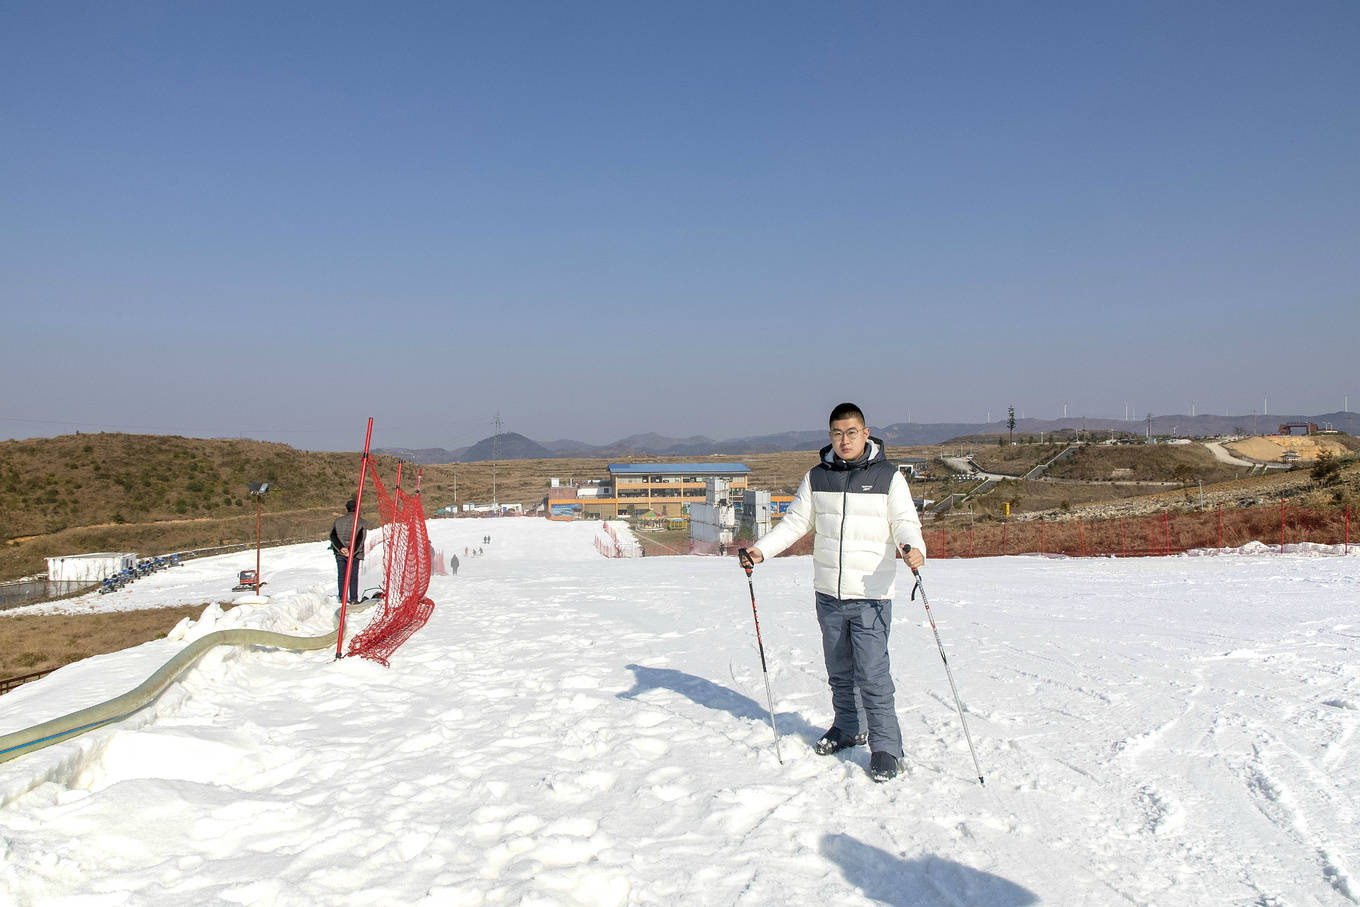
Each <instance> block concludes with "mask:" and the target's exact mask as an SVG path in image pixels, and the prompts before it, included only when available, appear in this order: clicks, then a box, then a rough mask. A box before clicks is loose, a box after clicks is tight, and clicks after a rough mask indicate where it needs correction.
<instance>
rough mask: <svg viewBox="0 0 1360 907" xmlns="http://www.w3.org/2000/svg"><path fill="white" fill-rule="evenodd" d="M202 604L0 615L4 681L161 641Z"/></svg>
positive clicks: (0, 675) (0, 670)
mask: <svg viewBox="0 0 1360 907" xmlns="http://www.w3.org/2000/svg"><path fill="white" fill-rule="evenodd" d="M205 607H206V603H204V604H202V605H185V606H183V607H178V608H157V609H155V610H150V611H114V612H110V613H105V614H16V615H0V679H4V678H8V677H18V676H21V675H23V674H30V673H33V672H35V671H48V670H52V669H54V668H59V667H61V666H62V665H66V664H70V663H71V662H73V661H80V660H81V659H83V658H89V657H90V656H91V655H99V654H102V653H104V652H117V651H120V650H122V649H126V648H129V647H131V646H137V645H141V644H142V643H144V642H146V641H148V640H151V639H159V638H160V637H162V636H164V635H165V634H166V633H169V632H170V630H171V629H172V628H173V627H174V626H175V624H177V623H179V622H180V621H181V620H182V619H184V618H185V617H195V618H196V617H198V616H199V615H200V614H202V613H203V609H204V608H205Z"/></svg>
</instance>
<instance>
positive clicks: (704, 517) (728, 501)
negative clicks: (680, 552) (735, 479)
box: [689, 478, 741, 554]
mask: <svg viewBox="0 0 1360 907" xmlns="http://www.w3.org/2000/svg"><path fill="white" fill-rule="evenodd" d="M740 493H741V492H740V491H738V492H735V494H740ZM733 495H734V492H733V491H732V487H731V482H729V481H728V480H727V479H725V478H711V479H708V480H707V481H706V483H705V494H704V503H702V504H698V503H695V504H690V505H689V550H690V553H691V554H725V553H726V552H727V546H728V545H730V544H732V537H733V535H734V534H735V532H736V528H737V508H736V506H735V505H734V504H733V503H732V497H733Z"/></svg>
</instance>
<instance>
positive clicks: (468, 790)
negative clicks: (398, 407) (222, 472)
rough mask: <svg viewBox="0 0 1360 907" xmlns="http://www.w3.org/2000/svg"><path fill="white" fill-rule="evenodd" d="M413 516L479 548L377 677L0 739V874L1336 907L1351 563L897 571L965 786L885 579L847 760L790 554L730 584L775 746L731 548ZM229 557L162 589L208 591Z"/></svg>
mask: <svg viewBox="0 0 1360 907" xmlns="http://www.w3.org/2000/svg"><path fill="white" fill-rule="evenodd" d="M430 528H431V534H432V536H433V537H434V541H435V544H436V547H440V548H442V549H443V550H444V551H446V552H453V551H455V550H459V549H461V548H462V547H463V546H465V545H467V546H476V545H480V544H482V543H481V541H480V539H481V536H482V535H483V534H485V533H491V534H492V536H493V541H492V543H491V544H489V545H483V547H484V549H485V556H484V557H481V558H470V559H466V560H464V561H463V566H462V569H461V570H460V572H459V575H458V576H456V577H436V579H435V581H434V583H433V584H432V586H431V595H432V597H433V598H434V599H435V601H436V602H438V606H437V608H436V610H435V614H434V617H433V618H432V619H431V622H430V624H429V625H427V626H426V627H425V629H423V630H422V631H421V632H420V633H419V634H417V635H416V636H415V637H413V638H412V639H411V641H410V642H408V643H407V644H406V646H405V647H404V648H402V649H401V650H400V651H399V652H398V653H397V655H396V656H395V658H394V659H393V667H392V668H390V669H384V668H382V667H380V666H377V665H374V664H371V663H369V662H366V661H363V660H360V659H346V660H343V661H340V662H335V661H334V660H333V659H332V658H331V656H330V655H329V654H328V653H293V652H282V651H276V650H270V649H242V650H238V651H232V652H224V653H222V654H221V655H220V656H208V657H205V658H204V660H203V661H202V662H200V663H199V665H198V666H197V667H196V668H195V669H194V670H193V671H191V672H190V673H189V674H188V675H187V676H186V677H185V679H184V681H183V682H182V683H181V684H179V685H177V686H176V687H175V688H174V689H172V690H171V691H170V692H167V693H166V694H165V695H164V696H163V697H162V698H161V700H159V701H158V702H157V703H156V704H155V705H154V706H152V707H150V708H148V709H146V710H144V711H143V712H141V713H139V714H138V715H137V716H135V718H134V719H133V720H130V721H128V722H124V723H123V724H121V725H119V726H117V727H109V728H105V729H101V730H99V731H96V732H93V733H92V734H90V735H89V736H87V737H85V738H82V739H80V740H76V741H70V742H66V743H62V744H60V745H57V746H54V747H51V748H49V749H47V750H43V751H40V752H39V753H35V754H33V755H32V756H29V757H24V758H22V759H19V760H16V761H14V762H10V763H6V764H3V765H0V800H3V801H4V802H5V805H4V806H3V807H0V854H2V855H3V861H2V863H0V891H4V892H7V895H6V896H7V897H9V898H11V899H12V900H13V902H15V903H19V904H28V903H47V902H53V901H58V900H61V899H63V898H72V899H76V898H83V899H86V902H88V903H100V904H121V903H145V902H172V903H187V902H194V903H200V902H207V903H243V902H244V903H273V904H315V903H340V904H344V903H355V904H358V903H414V904H431V905H434V904H439V905H444V904H488V903H492V904H495V903H500V904H618V905H623V904H658V903H660V904H668V903H713V904H733V903H744V904H772V903H801V902H827V903H837V904H868V903H891V904H917V903H921V904H935V903H939V904H989V905H995V904H999V905H1018V904H1029V903H1045V904H1062V905H1067V904H1105V903H1116V902H1124V901H1127V902H1132V903H1156V904H1187V905H1190V904H1194V905H1200V904H1206V903H1260V904H1267V903H1316V904H1343V903H1350V902H1353V901H1354V900H1356V897H1357V880H1356V875H1355V873H1356V867H1355V862H1356V852H1355V845H1354V830H1353V829H1354V826H1355V823H1356V820H1357V817H1358V816H1360V764H1358V761H1357V759H1356V752H1355V740H1356V739H1357V735H1356V731H1357V729H1360V711H1357V709H1356V704H1357V703H1360V658H1357V657H1356V655H1357V652H1356V649H1357V640H1360V622H1357V619H1356V617H1355V613H1354V602H1355V601H1356V600H1357V598H1358V597H1360V596H1358V595H1357V593H1360V577H1358V576H1357V573H1356V569H1355V564H1356V562H1355V561H1354V560H1352V559H1350V558H1322V557H1317V556H1314V555H1313V554H1311V553H1309V552H1305V551H1299V552H1297V553H1293V554H1288V553H1287V554H1285V555H1283V556H1281V555H1279V554H1274V555H1272V556H1269V557H1252V556H1247V555H1248V553H1245V552H1243V553H1239V556H1235V557H1193V558H1157V559H1138V560H1110V559H1089V560H1083V559H1062V560H1051V559H1045V558H1018V557H1012V558H993V559H986V560H957V561H941V562H936V563H931V564H929V565H928V566H927V567H926V568H925V569H926V572H927V574H928V576H929V584H930V592H931V606H932V609H933V610H934V611H935V612H936V619H937V622H938V623H939V625H940V632H941V634H942V636H943V638H944V644H945V646H946V649H947V650H948V652H949V656H950V664H951V666H952V667H953V668H954V672H955V676H956V679H957V680H958V684H959V690H960V693H961V694H962V696H963V699H964V702H965V706H966V708H967V714H968V720H969V725H970V728H971V730H972V733H973V737H974V740H975V742H976V744H977V747H978V756H979V759H980V760H981V762H982V768H983V771H984V772H985V774H986V776H987V786H986V787H985V788H983V787H979V785H978V784H977V783H976V780H975V779H974V778H973V771H972V763H971V761H970V759H969V756H968V751H967V747H966V744H965V743H964V741H963V737H962V733H961V730H960V728H959V726H958V716H957V715H956V714H955V712H954V708H953V701H952V697H951V695H950V692H949V688H948V683H947V680H946V678H945V675H944V671H943V669H942V667H941V665H940V661H939V656H938V653H937V652H936V650H935V643H934V639H933V637H932V636H931V634H930V630H929V625H928V624H927V622H926V620H925V614H924V612H923V611H922V610H921V609H920V606H919V604H918V603H913V602H910V601H909V600H908V599H907V598H906V597H905V595H904V596H902V597H901V598H900V599H899V600H898V601H897V602H896V603H895V607H896V611H897V624H896V629H895V632H894V634H893V641H892V648H893V652H892V655H893V659H894V676H895V678H896V680H897V685H898V691H899V692H898V697H899V701H898V712H899V715H900V717H901V719H902V724H903V731H904V738H905V740H906V743H907V758H908V761H909V764H910V771H909V774H908V775H907V776H906V777H904V778H901V779H899V780H898V781H896V782H893V783H891V784H887V785H876V784H874V783H872V782H871V781H870V780H869V779H868V777H867V775H866V772H865V768H866V765H867V762H868V753H867V752H866V751H864V750H858V751H853V752H846V753H842V754H839V755H837V756H832V757H819V756H816V755H815V754H814V753H813V752H812V750H811V744H812V742H813V741H814V740H815V739H816V736H817V735H818V734H819V733H820V732H821V730H822V729H823V728H824V727H825V726H826V724H827V723H828V721H829V718H830V711H829V702H828V696H827V693H826V690H825V679H824V675H823V673H822V666H821V653H820V641H819V639H818V638H817V631H816V620H815V617H814V615H813V612H812V601H811V600H812V590H811V582H810V577H811V565H810V563H809V560H808V559H807V558H786V559H778V560H776V561H775V562H772V563H770V564H767V565H762V566H761V567H760V568H758V569H757V571H756V573H755V580H754V582H755V588H756V596H757V602H758V605H759V608H760V619H761V630H762V635H763V637H764V641H765V648H766V652H767V655H768V656H769V665H770V673H771V684H772V686H773V689H774V693H775V699H776V710H777V712H778V722H779V727H780V729H781V731H782V732H783V743H782V746H783V751H784V756H785V763H786V764H784V765H783V766H781V765H779V763H778V762H776V760H775V756H774V748H773V746H772V742H771V730H770V725H769V719H768V715H767V714H766V711H765V708H764V690H763V687H762V685H761V677H760V663H759V660H758V657H757V656H756V653H755V645H754V635H753V632H752V628H751V613H750V599H749V596H748V593H747V588H746V578H745V575H744V574H743V573H742V572H741V571H740V570H739V569H738V568H737V566H736V565H735V563H732V562H730V560H728V559H717V558H644V559H638V560H628V559H624V560H609V559H605V558H602V557H600V556H599V555H598V554H597V553H596V552H595V549H594V545H593V533H594V532H595V531H597V530H596V529H595V528H594V527H592V526H590V525H589V524H555V523H548V522H546V521H541V520H531V519H516V520H476V521H472V520H468V521H462V520H448V521H438V520H437V521H432V522H431V523H430ZM234 557H237V556H236V555H231V556H228V557H225V558H221V559H217V561H218V563H217V564H216V565H212V564H208V563H206V562H205V563H203V565H202V566H203V568H204V569H203V572H202V573H201V575H200V578H199V579H198V580H196V581H195V582H196V585H195V582H190V581H188V580H187V579H180V580H178V582H179V585H178V586H176V587H174V588H170V587H167V588H166V589H165V590H164V594H165V595H166V597H172V596H186V597H192V596H193V595H197V596H200V598H199V599H198V600H199V601H218V600H221V599H220V598H219V597H218V596H219V595H221V593H220V590H221V589H222V588H223V586H224V581H225V580H230V579H231V578H232V577H233V576H234V573H233V570H234V566H233V564H232V562H231V558H234ZM250 557H251V560H252V563H251V566H253V557H254V555H253V553H251V555H250ZM181 569H184V570H187V569H188V568H187V567H186V568H181ZM332 572H333V560H332V559H331V557H330V555H329V553H328V552H327V551H326V550H325V548H324V546H322V545H306V546H297V547H296V548H294V549H279V550H277V551H276V552H275V553H274V554H273V555H272V557H271V555H270V553H269V552H266V561H265V577H266V579H269V580H270V581H271V586H270V587H269V589H268V591H269V592H270V593H271V598H272V601H271V602H270V603H269V604H268V605H259V606H247V607H242V608H236V609H233V610H230V611H226V612H222V611H221V610H220V609H217V608H208V609H206V611H205V613H204V615H203V616H202V617H201V618H200V620H199V621H196V622H194V623H193V624H191V625H182V626H181V627H178V628H176V630H175V632H174V633H172V634H171V636H172V637H174V638H168V639H165V640H158V641H155V642H152V643H147V644H146V645H144V646H139V647H137V648H134V649H130V650H128V651H125V652H120V653H115V654H113V655H108V656H101V657H99V658H94V659H88V660H87V661H85V662H81V663H78V664H76V665H72V666H69V667H67V668H64V669H63V670H62V671H58V672H56V673H55V674H53V675H51V676H50V677H48V678H46V679H44V680H42V681H39V682H38V683H35V684H30V685H28V686H25V687H21V688H20V689H19V690H17V691H15V692H14V693H11V694H8V695H6V696H4V697H2V698H0V732H3V731H6V730H11V729H14V728H17V727H23V726H26V725H28V724H30V723H33V721H35V720H41V717H43V716H45V715H48V714H53V713H62V712H65V711H69V710H71V709H73V708H77V707H79V706H80V705H81V704H84V702H85V701H86V700H88V699H89V698H90V697H92V696H101V695H105V694H108V695H112V694H113V693H118V692H122V691H124V690H125V689H127V688H130V687H131V686H133V685H135V684H136V683H138V682H140V680H142V679H143V678H144V677H145V676H146V674H147V673H149V672H150V671H151V670H154V668H155V667H156V666H158V665H159V664H160V663H162V662H163V661H164V660H165V658H166V657H168V655H169V654H172V653H173V652H174V651H176V650H177V649H178V648H179V647H181V646H183V645H184V644H185V641H186V640H188V639H190V638H191V637H192V636H193V635H194V634H197V633H200V632H206V631H207V628H208V627H209V626H211V627H215V628H221V627H222V626H224V625H225V624H227V623H230V622H240V624H233V625H250V626H261V627H267V628H269V629H281V630H284V631H285V632H287V631H288V629H287V628H289V627H296V628H298V629H300V630H303V631H312V630H315V629H316V628H318V627H323V628H324V626H326V622H327V621H328V620H329V611H330V609H333V608H334V603H333V599H330V598H329V596H330V594H331V592H332V591H333V590H332V588H331V587H332V586H333V583H334V578H333V576H332V575H331V574H332ZM170 575H171V576H173V575H174V574H173V571H172V572H171V574H170ZM184 576H185V574H181V577H184ZM153 579H155V577H151V578H148V580H143V581H141V582H148V581H149V580H153ZM275 579H277V580H278V583H277V585H273V582H274V580H275ZM225 585H226V587H227V588H229V586H230V583H229V582H225ZM903 585H904V588H905V583H904V584H903ZM134 588H135V587H134ZM288 588H291V589H292V591H291V592H289V591H287V589H288ZM138 594H142V593H140V592H138ZM147 595H148V596H150V595H151V593H149V592H148V593H147ZM104 598H108V596H105V597H104ZM0 619H3V618H0ZM0 901H3V897H0Z"/></svg>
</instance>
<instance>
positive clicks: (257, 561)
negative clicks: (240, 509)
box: [255, 494, 264, 598]
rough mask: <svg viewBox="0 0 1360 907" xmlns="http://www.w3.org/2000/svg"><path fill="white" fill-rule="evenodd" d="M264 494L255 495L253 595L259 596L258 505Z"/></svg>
mask: <svg viewBox="0 0 1360 907" xmlns="http://www.w3.org/2000/svg"><path fill="white" fill-rule="evenodd" d="M263 499H264V495H262V494H257V495H255V597H256V598H259V597H260V507H261V506H262V505H261V501H262V500H263Z"/></svg>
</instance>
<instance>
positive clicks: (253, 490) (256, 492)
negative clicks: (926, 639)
mask: <svg viewBox="0 0 1360 907" xmlns="http://www.w3.org/2000/svg"><path fill="white" fill-rule="evenodd" d="M247 487H248V488H249V489H250V494H251V495H252V496H253V497H254V498H255V595H256V596H257V597H258V596H259V594H260V509H261V504H262V502H263V501H264V496H265V493H266V492H267V491H269V483H268V482H251V483H250V484H249V485H248V486H247Z"/></svg>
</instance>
